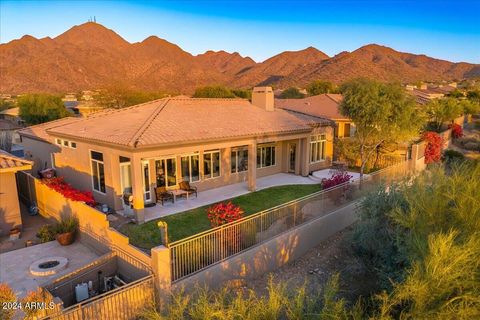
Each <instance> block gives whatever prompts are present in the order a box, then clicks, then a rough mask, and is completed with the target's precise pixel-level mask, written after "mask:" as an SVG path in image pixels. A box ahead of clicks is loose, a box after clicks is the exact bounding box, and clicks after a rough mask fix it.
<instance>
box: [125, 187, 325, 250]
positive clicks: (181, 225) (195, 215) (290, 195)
mask: <svg viewBox="0 0 480 320" xmlns="http://www.w3.org/2000/svg"><path fill="white" fill-rule="evenodd" d="M320 190H321V186H320V185H319V184H304V185H289V186H280V187H272V188H268V189H264V190H260V191H257V192H252V193H248V194H245V195H243V196H239V197H236V198H232V199H230V201H232V202H233V203H234V204H236V205H239V206H240V207H241V208H242V209H243V210H244V211H245V215H250V214H253V213H256V212H259V211H262V210H265V209H268V208H271V207H275V206H277V205H280V204H282V203H285V202H288V201H291V200H294V199H297V198H300V197H303V196H305V195H308V194H311V193H314V192H317V191H320ZM226 201H228V200H226ZM209 206H210V205H208V206H204V207H200V208H196V209H192V210H189V211H184V212H181V213H177V214H173V215H170V216H167V217H163V218H160V219H158V220H154V221H150V222H147V223H144V224H142V225H136V224H127V225H124V226H122V227H121V228H120V231H121V232H122V233H124V234H126V235H127V236H128V237H129V238H130V243H131V244H133V245H135V246H137V247H139V248H145V249H150V248H152V247H155V246H157V245H158V244H159V243H160V232H159V231H158V227H157V222H158V221H160V220H161V221H166V222H167V224H168V233H169V238H170V241H176V240H180V239H183V238H186V237H188V236H191V235H194V234H196V233H199V232H202V231H205V230H208V229H210V228H211V227H210V221H209V220H208V218H207V213H206V212H205V210H206V209H207V208H208V207H209Z"/></svg>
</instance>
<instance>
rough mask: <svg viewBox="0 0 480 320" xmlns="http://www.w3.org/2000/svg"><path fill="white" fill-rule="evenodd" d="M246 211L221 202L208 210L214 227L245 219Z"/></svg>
mask: <svg viewBox="0 0 480 320" xmlns="http://www.w3.org/2000/svg"><path fill="white" fill-rule="evenodd" d="M243 213H244V211H243V210H242V209H241V208H240V207H239V206H236V205H234V204H233V203H232V202H230V201H229V202H221V203H217V204H214V205H212V206H210V207H209V208H208V209H207V214H208V220H210V224H211V225H212V227H218V226H221V225H222V224H226V223H229V222H232V221H235V220H238V219H240V218H242V217H243Z"/></svg>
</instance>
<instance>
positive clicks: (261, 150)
mask: <svg viewBox="0 0 480 320" xmlns="http://www.w3.org/2000/svg"><path fill="white" fill-rule="evenodd" d="M274 165H275V146H274V145H265V146H259V147H258V148H257V168H265V167H271V166H274Z"/></svg>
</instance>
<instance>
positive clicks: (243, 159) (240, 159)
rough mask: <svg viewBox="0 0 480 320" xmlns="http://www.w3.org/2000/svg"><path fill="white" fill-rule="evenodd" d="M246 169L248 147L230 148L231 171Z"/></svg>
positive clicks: (236, 171)
mask: <svg viewBox="0 0 480 320" xmlns="http://www.w3.org/2000/svg"><path fill="white" fill-rule="evenodd" d="M247 170H248V149H238V150H232V154H231V172H232V173H238V172H243V171H247Z"/></svg>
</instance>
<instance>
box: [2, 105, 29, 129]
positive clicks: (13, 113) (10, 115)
mask: <svg viewBox="0 0 480 320" xmlns="http://www.w3.org/2000/svg"><path fill="white" fill-rule="evenodd" d="M0 119H4V120H8V121H10V122H12V123H15V124H17V125H23V124H24V123H25V121H23V120H22V118H21V117H20V108H18V107H16V108H10V109H6V110H3V111H0Z"/></svg>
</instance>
